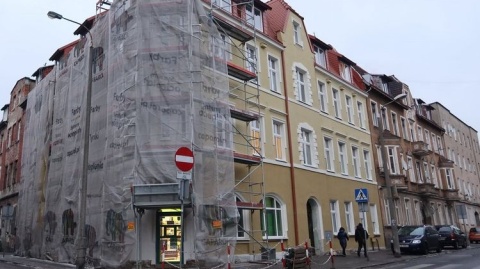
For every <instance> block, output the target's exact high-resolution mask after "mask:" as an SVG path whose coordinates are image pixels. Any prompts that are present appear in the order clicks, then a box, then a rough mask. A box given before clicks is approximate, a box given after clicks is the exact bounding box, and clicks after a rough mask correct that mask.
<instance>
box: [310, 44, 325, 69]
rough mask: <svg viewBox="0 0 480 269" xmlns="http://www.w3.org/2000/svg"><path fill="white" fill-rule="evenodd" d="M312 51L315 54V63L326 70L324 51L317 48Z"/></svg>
mask: <svg viewBox="0 0 480 269" xmlns="http://www.w3.org/2000/svg"><path fill="white" fill-rule="evenodd" d="M313 50H314V52H315V63H316V64H318V65H320V66H321V67H324V68H326V67H327V62H326V61H325V50H323V49H322V48H320V47H317V46H314V47H313Z"/></svg>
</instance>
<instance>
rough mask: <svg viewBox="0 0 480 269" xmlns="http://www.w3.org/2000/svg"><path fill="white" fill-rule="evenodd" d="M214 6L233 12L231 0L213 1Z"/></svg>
mask: <svg viewBox="0 0 480 269" xmlns="http://www.w3.org/2000/svg"><path fill="white" fill-rule="evenodd" d="M213 4H214V5H215V6H217V7H220V8H221V9H223V10H225V11H227V12H232V2H231V0H213Z"/></svg>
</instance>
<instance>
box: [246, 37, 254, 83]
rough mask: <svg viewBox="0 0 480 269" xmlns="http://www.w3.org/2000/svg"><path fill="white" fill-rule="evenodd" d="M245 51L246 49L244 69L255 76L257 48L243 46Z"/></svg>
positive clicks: (248, 45) (249, 45)
mask: <svg viewBox="0 0 480 269" xmlns="http://www.w3.org/2000/svg"><path fill="white" fill-rule="evenodd" d="M245 49H246V55H245V56H246V58H245V60H246V62H245V67H246V68H247V70H248V71H250V72H252V73H254V74H257V48H256V47H255V46H253V45H251V44H247V45H246V46H245ZM253 81H254V82H257V79H256V78H255V79H254V80H253Z"/></svg>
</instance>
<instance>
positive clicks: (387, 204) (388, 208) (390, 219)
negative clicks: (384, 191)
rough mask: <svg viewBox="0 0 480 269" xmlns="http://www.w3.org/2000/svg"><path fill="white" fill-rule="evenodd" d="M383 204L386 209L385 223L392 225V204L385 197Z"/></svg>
mask: <svg viewBox="0 0 480 269" xmlns="http://www.w3.org/2000/svg"><path fill="white" fill-rule="evenodd" d="M383 205H384V209H385V223H386V224H387V225H391V224H392V217H391V215H390V206H389V205H390V204H389V202H388V200H387V199H383Z"/></svg>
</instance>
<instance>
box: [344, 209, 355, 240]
mask: <svg viewBox="0 0 480 269" xmlns="http://www.w3.org/2000/svg"><path fill="white" fill-rule="evenodd" d="M345 222H346V223H347V229H346V230H347V233H349V234H355V220H354V217H353V204H352V202H345Z"/></svg>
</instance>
